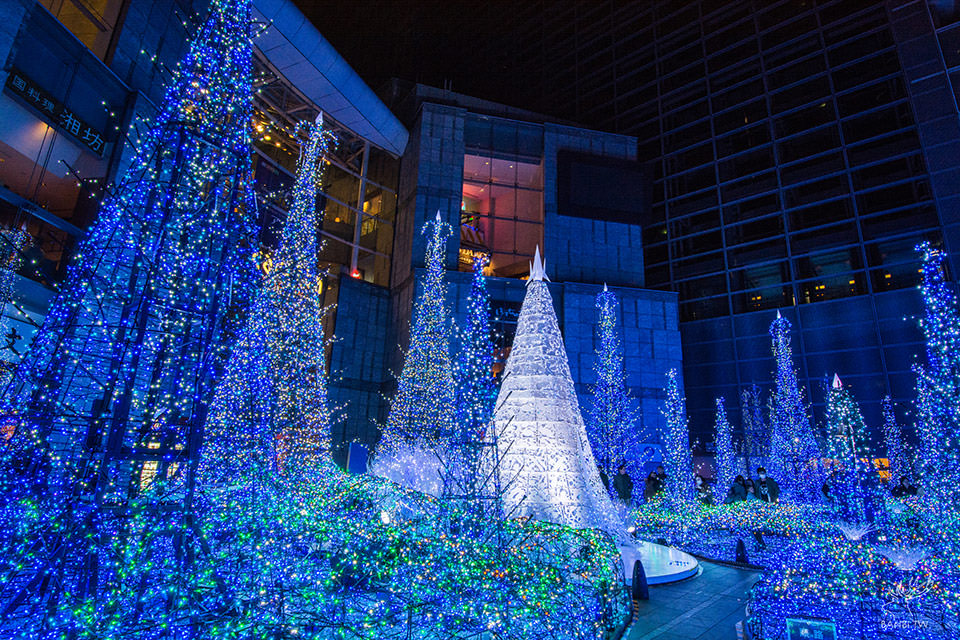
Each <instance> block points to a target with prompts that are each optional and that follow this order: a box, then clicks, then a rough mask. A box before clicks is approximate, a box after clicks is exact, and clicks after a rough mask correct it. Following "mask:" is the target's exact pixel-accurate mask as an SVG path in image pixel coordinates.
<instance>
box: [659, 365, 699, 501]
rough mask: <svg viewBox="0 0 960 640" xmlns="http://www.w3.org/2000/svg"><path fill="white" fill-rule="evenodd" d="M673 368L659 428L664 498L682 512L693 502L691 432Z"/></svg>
mask: <svg viewBox="0 0 960 640" xmlns="http://www.w3.org/2000/svg"><path fill="white" fill-rule="evenodd" d="M679 377H680V376H679V374H678V373H677V370H676V369H670V371H668V372H667V385H666V388H665V391H666V395H667V400H666V403H665V404H664V407H663V416H664V418H666V421H665V423H664V425H663V426H662V427H661V428H660V445H661V446H662V447H663V467H664V471H666V474H667V483H666V484H667V486H666V490H667V499H668V500H669V501H670V506H671V507H672V508H673V510H674V511H682V510H684V509H686V508H687V507H688V506H689V505H690V504H692V503H693V498H694V496H693V493H694V487H693V455H692V454H691V452H690V429H689V426H688V424H687V403H686V400H685V398H684V397H683V394H681V393H680V382H679Z"/></svg>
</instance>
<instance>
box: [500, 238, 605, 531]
mask: <svg viewBox="0 0 960 640" xmlns="http://www.w3.org/2000/svg"><path fill="white" fill-rule="evenodd" d="M545 280H547V276H546V272H545V267H544V263H543V262H541V261H540V249H539V248H537V250H536V251H535V252H534V258H533V263H532V264H531V268H530V279H529V280H527V285H526V286H527V291H526V294H525V295H524V297H523V306H522V307H521V309H520V317H519V318H518V319H517V333H516V336H515V337H514V340H513V346H512V348H511V349H510V356H509V357H508V358H507V365H506V371H505V374H504V378H503V384H501V386H500V393H499V395H498V396H497V405H496V408H495V410H494V420H495V422H496V428H497V429H498V431H499V433H498V436H499V443H498V446H499V448H500V451H501V452H502V453H501V456H502V457H501V462H500V465H499V473H500V475H501V477H502V478H503V482H504V495H503V509H504V512H505V513H514V514H515V515H517V516H521V515H528V516H530V517H532V518H536V519H539V520H547V521H550V522H556V523H559V524H565V525H568V526H571V527H575V528H578V529H583V528H588V527H589V528H596V529H604V530H606V531H607V532H608V533H611V534H612V535H615V536H618V537H621V538H622V534H623V531H622V530H623V523H622V522H620V521H619V519H618V518H617V516H616V514H615V512H614V509H613V504H612V502H611V500H610V496H609V495H608V494H607V492H606V491H604V488H603V484H602V483H601V481H600V473H599V471H598V470H597V463H596V460H595V459H594V456H593V452H592V451H591V447H590V441H589V439H588V438H587V431H586V426H585V425H584V421H583V416H582V415H581V413H580V404H579V402H578V401H577V394H576V390H575V389H574V386H573V377H572V376H571V374H570V363H569V362H568V361H567V352H566V349H565V347H564V344H563V337H562V336H561V335H560V325H559V323H558V322H557V314H556V311H555V310H554V307H553V299H552V298H551V296H550V290H549V289H548V288H547V283H546V281H545Z"/></svg>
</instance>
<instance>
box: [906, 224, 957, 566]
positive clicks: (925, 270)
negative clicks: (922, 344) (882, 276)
mask: <svg viewBox="0 0 960 640" xmlns="http://www.w3.org/2000/svg"><path fill="white" fill-rule="evenodd" d="M917 251H919V252H920V253H921V255H922V257H923V267H922V274H923V280H922V284H921V291H922V293H923V302H924V307H925V313H924V316H923V318H922V319H921V320H920V328H921V329H922V330H923V334H924V337H925V338H926V345H927V363H926V365H916V366H915V367H914V370H915V372H916V374H917V413H918V421H917V431H918V435H919V436H920V451H919V454H920V456H919V461H918V463H919V471H920V474H921V477H920V484H921V486H922V487H923V490H924V499H925V502H926V503H927V505H928V507H929V511H928V512H926V513H925V516H926V517H925V520H926V525H927V526H926V531H927V536H928V538H929V541H930V542H931V543H932V544H934V545H935V546H936V548H937V549H938V551H940V552H941V553H943V554H944V555H946V556H947V557H950V558H954V559H956V558H958V557H960V506H958V505H960V313H958V311H957V298H956V294H955V293H954V292H953V290H952V289H951V286H950V285H949V284H948V283H947V280H946V273H945V268H946V267H945V264H944V260H945V255H944V253H943V251H941V250H939V249H936V248H934V247H932V246H931V245H930V244H929V243H927V242H924V243H923V244H921V245H919V246H918V247H917Z"/></svg>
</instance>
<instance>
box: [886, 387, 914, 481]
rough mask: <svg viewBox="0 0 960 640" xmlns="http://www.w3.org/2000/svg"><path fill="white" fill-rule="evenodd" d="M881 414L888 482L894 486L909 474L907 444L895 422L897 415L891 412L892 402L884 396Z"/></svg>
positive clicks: (888, 397) (898, 425) (901, 429)
mask: <svg viewBox="0 0 960 640" xmlns="http://www.w3.org/2000/svg"><path fill="white" fill-rule="evenodd" d="M881 413H882V414H883V441H884V444H885V445H886V449H887V462H888V463H889V465H890V466H889V469H890V482H891V483H892V484H896V483H897V482H899V481H900V477H901V476H904V475H908V474H909V473H910V461H909V460H908V457H907V443H906V442H905V440H904V436H903V428H902V427H901V426H900V424H899V423H898V422H897V415H896V413H895V412H894V410H893V401H892V400H891V399H890V396H886V397H884V399H883V402H882V403H881Z"/></svg>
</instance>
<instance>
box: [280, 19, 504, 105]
mask: <svg viewBox="0 0 960 640" xmlns="http://www.w3.org/2000/svg"><path fill="white" fill-rule="evenodd" d="M295 2H296V4H297V5H298V6H299V7H300V9H301V10H302V11H303V13H304V14H305V15H306V16H307V17H308V18H309V19H310V20H311V21H312V22H313V24H314V25H315V26H316V27H317V29H318V30H319V31H320V33H322V34H323V36H324V37H325V38H326V39H327V40H328V41H330V43H331V44H332V45H333V46H334V48H335V49H336V50H337V51H338V52H340V54H341V55H342V56H343V57H344V58H345V59H346V60H347V62H349V63H350V65H351V66H352V67H353V68H354V69H355V70H356V71H357V73H359V74H360V76H361V77H362V78H363V79H364V80H365V81H366V82H367V84H368V85H370V87H371V88H373V89H374V91H377V90H379V88H380V87H381V85H382V84H383V83H385V82H386V81H388V80H389V79H390V78H392V77H397V78H401V79H404V80H410V81H414V82H421V83H424V84H428V85H432V86H436V87H443V86H444V82H445V81H449V82H451V83H452V88H453V90H454V91H459V92H462V93H467V94H471V95H475V96H479V97H484V98H490V99H497V97H498V96H501V95H503V94H502V91H501V90H500V87H499V86H498V84H502V83H497V82H496V74H491V73H490V71H491V70H490V69H488V68H487V69H477V68H476V67H477V66H478V61H477V60H476V57H475V56H471V55H469V54H470V53H473V52H475V50H476V48H477V43H478V41H479V40H481V39H486V38H487V37H489V34H490V33H493V30H494V29H495V28H496V25H493V24H491V22H493V16H495V15H496V14H497V12H498V11H499V10H501V9H502V10H504V11H506V10H508V9H509V7H510V6H511V4H512V3H510V2H504V1H502V0H500V1H497V0H494V1H492V2H490V1H488V2H487V3H486V4H485V5H484V6H482V7H479V6H478V4H477V3H476V2H463V1H460V0H415V1H414V0H335V1H328V2H317V1H316V0H295ZM471 59H472V60H473V62H469V61H470V60H471ZM479 62H480V64H481V66H482V61H479ZM471 67H473V68H471ZM517 106H521V105H517Z"/></svg>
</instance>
